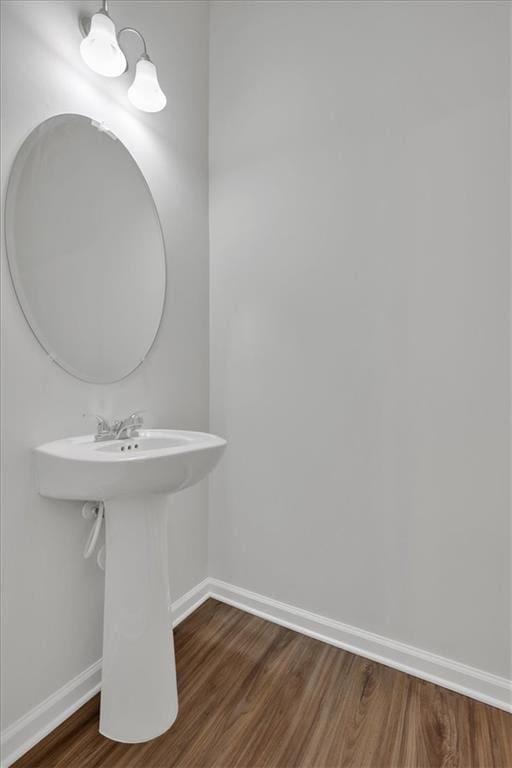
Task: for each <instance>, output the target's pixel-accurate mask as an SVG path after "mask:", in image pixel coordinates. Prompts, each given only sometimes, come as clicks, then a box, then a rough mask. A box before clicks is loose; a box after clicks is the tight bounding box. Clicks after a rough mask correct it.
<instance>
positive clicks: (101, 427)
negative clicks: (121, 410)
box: [82, 413, 112, 437]
mask: <svg viewBox="0 0 512 768" xmlns="http://www.w3.org/2000/svg"><path fill="white" fill-rule="evenodd" d="M82 416H83V418H84V419H85V417H86V416H94V418H95V419H96V421H97V422H98V429H97V432H96V437H101V436H104V435H110V434H111V432H112V430H111V427H110V424H109V423H108V421H107V420H106V418H105V417H104V416H100V415H99V414H98V413H83V414H82Z"/></svg>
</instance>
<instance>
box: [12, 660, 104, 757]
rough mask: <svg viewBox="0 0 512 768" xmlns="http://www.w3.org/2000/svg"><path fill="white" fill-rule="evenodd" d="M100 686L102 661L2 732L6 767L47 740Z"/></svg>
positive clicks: (92, 665)
mask: <svg viewBox="0 0 512 768" xmlns="http://www.w3.org/2000/svg"><path fill="white" fill-rule="evenodd" d="M100 686H101V659H100V660H99V661H96V662H95V663H94V664H91V666H90V667H88V668H87V669H85V670H84V671H83V672H81V673H80V674H79V675H77V676H76V677H74V678H73V680H70V681H69V683H66V685H63V686H62V688H59V690H58V691H56V692H55V693H52V695H51V696H48V698H47V699H45V700H44V701H42V702H41V704H38V705H37V707H34V708H33V709H31V710H30V711H29V712H27V714H26V715H23V717H20V718H19V720H16V721H15V722H14V723H13V724H12V725H10V726H9V727H8V728H6V729H5V730H4V731H2V736H1V749H2V768H8V766H9V765H11V764H12V763H14V762H15V760H17V759H18V758H19V757H21V756H22V755H24V754H25V752H28V750H29V749H32V747H33V746H34V745H35V744H37V743H38V742H39V741H41V739H44V737H45V736H47V735H48V734H49V733H50V732H51V731H53V729H54V728H56V727H57V726H58V725H60V724H61V723H62V722H64V720H66V719H67V718H68V717H69V716H70V715H72V714H73V712H76V710H77V709H79V707H81V706H82V705H83V704H85V702H86V701H89V699H91V698H92V697H93V696H94V695H95V694H96V693H98V691H99V690H100Z"/></svg>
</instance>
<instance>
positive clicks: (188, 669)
mask: <svg viewBox="0 0 512 768" xmlns="http://www.w3.org/2000/svg"><path fill="white" fill-rule="evenodd" d="M175 645H176V662H177V670H178V687H179V696H180V712H179V715H178V719H177V720H176V722H175V724H174V725H173V727H172V728H171V729H170V730H169V731H168V732H167V733H165V734H164V735H163V736H160V737H159V738H158V739H155V740H154V741H152V742H147V743H145V744H133V745H132V744H119V743H116V742H114V741H110V740H109V739H106V738H104V737H103V736H100V734H99V733H98V708H99V697H98V696H96V697H95V698H94V699H92V700H91V701H90V702H88V703H87V704H86V705H85V706H83V707H82V708H81V709H80V710H79V711H78V712H76V713H75V714H74V715H73V716H72V717H70V718H69V719H68V720H67V721H66V722H65V723H63V724H62V725H61V726H60V727H59V728H57V729H56V730H55V731H54V732H53V733H51V734H50V735H49V736H47V737H46V739H44V741H42V742H41V743H40V744H38V745H37V746H36V747H34V749H32V750H31V751H30V752H28V753H27V754H26V755H24V756H23V757H22V758H21V759H20V760H18V761H17V762H16V763H15V764H14V765H15V767H16V768H29V767H30V768H50V767H51V768H100V767H101V768H169V767H170V766H204V767H205V768H206V767H208V768H209V767H210V766H211V767H212V768H213V767H214V766H215V768H229V767H230V766H238V767H239V768H264V767H269V768H270V767H272V768H277V767H279V768H289V767H290V768H291V766H297V767H304V768H306V766H307V767H308V768H313V767H314V768H331V767H332V768H338V767H340V766H343V768H348V767H349V766H350V767H351V768H369V767H370V766H371V767H372V768H398V767H399V766H400V767H403V768H432V767H433V766H436V768H437V766H444V767H446V768H456V767H457V766H459V767H460V768H512V715H509V714H506V713H505V712H502V711H501V710H499V709H494V708H493V707H489V706H487V705H485V704H480V703H479V702H476V701H473V700H472V699H469V698H466V697H465V696H461V695H460V694H457V693H452V692H450V691H448V690H446V689H444V688H439V687H438V686H435V685H433V684H431V683H426V682H423V681H421V680H418V679H416V678H414V677H411V676H409V675H406V674H404V673H402V672H397V671H396V670H393V669H390V668H388V667H384V666H382V665H380V664H377V663H375V662H372V661H368V660H366V659H363V658H361V657H359V656H354V655H353V654H351V653H347V652H345V651H342V650H340V649H338V648H334V647H333V646H330V645H326V644H325V643H321V642H320V641H318V640H313V639H311V638H308V637H305V636H303V635H299V634H297V633H295V632H292V631H291V630H288V629H284V628H282V627H279V626H277V625H275V624H271V623H269V622H268V621H264V620H263V619H259V618H256V617H255V616H251V615H249V614H247V613H244V612H242V611H239V610H237V609H235V608H231V607H230V606H227V605H224V604H222V603H219V602H217V601H216V600H208V601H207V602H206V603H205V604H204V605H203V606H201V608H199V609H198V610H197V611H196V612H195V613H194V614H192V615H191V616H190V617H189V618H188V619H186V620H185V621H184V622H183V623H182V624H181V625H180V626H179V627H178V628H177V629H176V631H175Z"/></svg>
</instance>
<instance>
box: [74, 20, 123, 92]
mask: <svg viewBox="0 0 512 768" xmlns="http://www.w3.org/2000/svg"><path fill="white" fill-rule="evenodd" d="M80 53H81V54H82V59H83V60H84V61H85V63H86V64H87V65H88V66H89V67H90V68H91V69H92V70H93V71H94V72H97V73H98V74H99V75H104V77H119V75H122V74H123V72H124V71H125V69H126V57H125V55H124V53H123V52H122V50H121V49H120V47H119V43H118V42H117V37H116V28H115V25H114V22H113V21H112V19H111V18H110V16H107V14H106V13H95V14H94V16H93V17H92V18H91V28H90V29H89V34H88V35H87V37H85V38H84V39H83V40H82V42H81V44H80Z"/></svg>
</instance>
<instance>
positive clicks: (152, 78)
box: [128, 58, 167, 112]
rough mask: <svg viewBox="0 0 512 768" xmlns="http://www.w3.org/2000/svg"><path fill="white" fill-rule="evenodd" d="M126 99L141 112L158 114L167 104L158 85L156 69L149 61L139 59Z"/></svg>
mask: <svg viewBox="0 0 512 768" xmlns="http://www.w3.org/2000/svg"><path fill="white" fill-rule="evenodd" d="M128 98H129V99H130V101H131V103H132V104H133V106H134V107H137V109H141V110H142V111H143V112H160V110H161V109H163V108H164V107H165V105H166V104H167V99H166V98H165V93H164V92H163V91H162V89H161V88H160V85H159V84H158V78H157V76H156V67H155V65H154V64H153V62H152V61H149V59H144V58H143V59H139V60H138V62H137V68H136V70H135V78H134V81H133V83H132V84H131V86H130V87H129V88H128Z"/></svg>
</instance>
